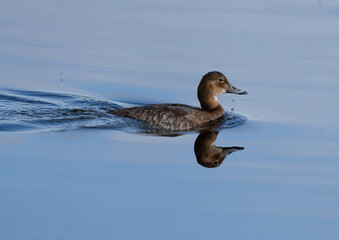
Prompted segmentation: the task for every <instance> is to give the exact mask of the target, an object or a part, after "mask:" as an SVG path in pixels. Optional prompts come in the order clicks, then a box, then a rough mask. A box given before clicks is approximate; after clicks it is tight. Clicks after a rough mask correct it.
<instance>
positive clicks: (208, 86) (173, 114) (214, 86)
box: [109, 72, 247, 130]
mask: <svg viewBox="0 0 339 240" xmlns="http://www.w3.org/2000/svg"><path fill="white" fill-rule="evenodd" d="M226 92H229V93H236V94H247V92H245V91H241V90H239V89H237V88H235V87H233V86H232V85H231V84H230V83H229V82H228V80H227V78H226V77H225V76H224V75H223V74H222V73H220V72H209V73H207V74H205V75H204V76H203V77H202V79H201V81H200V84H199V86H198V99H199V101H200V105H201V109H200V108H195V107H191V106H188V105H185V104H152V105H147V106H140V107H131V108H123V109H117V110H112V111H109V113H111V114H114V115H118V116H122V117H128V118H133V119H138V120H140V121H144V122H147V123H149V124H151V125H153V126H155V127H159V128H162V129H168V130H189V129H193V128H196V127H198V126H201V125H203V124H205V123H208V122H210V121H213V120H215V119H218V118H220V117H222V116H223V115H224V109H223V108H222V106H221V105H220V104H219V102H218V99H217V97H216V96H217V95H219V94H222V93H226Z"/></svg>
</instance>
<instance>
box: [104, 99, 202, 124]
mask: <svg viewBox="0 0 339 240" xmlns="http://www.w3.org/2000/svg"><path fill="white" fill-rule="evenodd" d="M196 111H200V109H199V108H194V107H191V106H188V105H185V104H154V105H147V106H140V107H132V108H123V109H118V110H113V111H110V112H109V113H112V114H115V115H118V116H122V117H128V118H134V119H138V120H141V121H144V122H148V123H151V124H154V125H157V126H160V127H162V128H166V129H189V128H193V127H195V125H196V123H195V122H194V115H195V114H196Z"/></svg>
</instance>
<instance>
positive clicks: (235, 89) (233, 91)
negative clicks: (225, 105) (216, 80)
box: [226, 84, 247, 95]
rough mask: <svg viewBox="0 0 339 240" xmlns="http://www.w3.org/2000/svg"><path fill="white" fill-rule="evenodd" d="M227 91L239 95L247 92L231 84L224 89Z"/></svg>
mask: <svg viewBox="0 0 339 240" xmlns="http://www.w3.org/2000/svg"><path fill="white" fill-rule="evenodd" d="M226 92H227V93H234V94H239V95H245V94H247V92H246V91H242V90H240V89H238V88H236V87H234V86H233V85H232V84H230V85H228V88H227V89H226Z"/></svg>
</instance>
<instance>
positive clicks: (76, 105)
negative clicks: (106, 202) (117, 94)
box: [0, 90, 246, 136]
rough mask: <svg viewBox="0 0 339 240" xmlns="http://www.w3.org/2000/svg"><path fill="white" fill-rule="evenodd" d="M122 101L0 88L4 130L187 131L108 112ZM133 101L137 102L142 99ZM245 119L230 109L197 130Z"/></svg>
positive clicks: (0, 123) (227, 125)
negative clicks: (154, 124)
mask: <svg viewBox="0 0 339 240" xmlns="http://www.w3.org/2000/svg"><path fill="white" fill-rule="evenodd" d="M129 104H131V103H129ZM121 105H123V103H119V102H115V101H109V100H103V99H96V98H92V97H88V96H81V95H72V94H65V93H55V92H38V91H23V90H0V131H7V132H27V131H28V132H41V131H58V130H68V129H84V128H94V129H124V130H125V131H129V132H136V133H145V134H155V135H165V136H176V135H181V134H184V133H185V132H169V131H164V130H162V129H155V128H154V127H151V126H149V125H147V124H146V123H143V122H139V121H137V120H133V119H126V118H122V117H118V116H114V115H112V114H108V113H107V111H108V110H114V109H118V108H121V107H122V106H121ZM132 105H135V106H137V105H140V103H132ZM245 121H246V118H245V117H244V116H242V115H239V114H236V113H233V112H227V113H226V114H225V115H224V118H221V119H218V120H216V121H213V122H210V123H208V124H207V125H204V126H201V127H200V128H199V129H194V131H201V130H204V129H210V128H213V129H223V128H230V127H235V126H238V125H240V124H242V123H244V122H245ZM190 132H192V131H190Z"/></svg>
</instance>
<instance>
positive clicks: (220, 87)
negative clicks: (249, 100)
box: [198, 71, 247, 110]
mask: <svg viewBox="0 0 339 240" xmlns="http://www.w3.org/2000/svg"><path fill="white" fill-rule="evenodd" d="M222 93H234V94H239V95H244V94H247V92H246V91H242V90H240V89H238V88H236V87H234V86H233V85H232V84H230V83H229V82H228V80H227V78H226V77H225V76H224V74H222V73H221V72H217V71H213V72H209V73H206V74H205V75H204V76H203V77H202V79H201V81H200V84H199V86H198V99H199V101H200V105H201V108H202V109H204V110H212V109H215V108H216V107H218V106H219V102H218V99H217V96H218V95H220V94H222Z"/></svg>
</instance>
